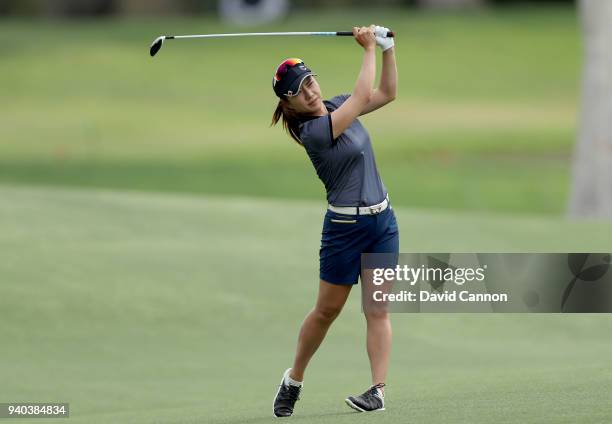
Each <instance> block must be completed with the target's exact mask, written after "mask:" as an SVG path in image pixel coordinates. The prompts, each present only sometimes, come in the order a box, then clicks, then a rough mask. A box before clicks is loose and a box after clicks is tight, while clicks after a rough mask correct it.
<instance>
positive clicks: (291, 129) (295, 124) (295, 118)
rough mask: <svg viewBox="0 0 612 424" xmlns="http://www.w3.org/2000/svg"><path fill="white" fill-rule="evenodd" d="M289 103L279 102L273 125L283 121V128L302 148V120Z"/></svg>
mask: <svg viewBox="0 0 612 424" xmlns="http://www.w3.org/2000/svg"><path fill="white" fill-rule="evenodd" d="M288 105H289V102H288V101H287V100H285V99H280V100H279V101H278V105H277V106H276V110H275V111H274V114H273V115H272V123H271V124H270V126H272V125H276V124H277V123H278V121H280V120H281V118H282V120H283V128H284V129H285V131H287V133H288V134H289V135H290V136H291V138H292V139H294V140H295V141H296V142H297V143H298V144H299V145H300V146H301V145H302V140H300V119H299V115H298V114H297V113H296V112H295V111H294V110H293V109H291V108H290V107H288Z"/></svg>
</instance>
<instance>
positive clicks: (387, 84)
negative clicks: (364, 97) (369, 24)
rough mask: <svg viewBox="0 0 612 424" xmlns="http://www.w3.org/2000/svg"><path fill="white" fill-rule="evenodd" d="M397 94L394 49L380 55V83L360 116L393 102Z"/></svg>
mask: <svg viewBox="0 0 612 424" xmlns="http://www.w3.org/2000/svg"><path fill="white" fill-rule="evenodd" d="M396 94H397V66H396V64H395V47H391V48H389V49H387V50H385V51H384V52H383V53H382V71H381V74H380V83H379V84H378V88H375V89H374V91H373V93H372V99H371V100H370V102H369V103H368V104H367V105H366V107H365V108H364V109H363V111H362V112H361V115H365V114H366V113H370V112H372V111H375V110H376V109H379V108H381V107H383V106H384V105H386V104H387V103H391V102H392V101H393V100H395V96H396Z"/></svg>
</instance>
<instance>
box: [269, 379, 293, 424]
mask: <svg viewBox="0 0 612 424" xmlns="http://www.w3.org/2000/svg"><path fill="white" fill-rule="evenodd" d="M290 369H291V368H287V369H286V370H285V372H284V373H283V377H282V378H281V381H280V384H279V385H278V390H277V391H276V394H275V395H274V399H272V416H273V417H274V418H289V417H290V416H291V415H293V414H291V415H287V416H285V415H276V412H274V402H275V401H276V397H277V396H278V393H279V392H280V389H281V386H282V385H283V383H284V382H285V374H287V371H289V370H290Z"/></svg>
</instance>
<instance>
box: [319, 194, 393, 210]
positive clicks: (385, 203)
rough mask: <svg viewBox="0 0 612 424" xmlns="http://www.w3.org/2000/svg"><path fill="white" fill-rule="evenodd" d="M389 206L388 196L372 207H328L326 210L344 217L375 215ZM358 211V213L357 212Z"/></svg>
mask: <svg viewBox="0 0 612 424" xmlns="http://www.w3.org/2000/svg"><path fill="white" fill-rule="evenodd" d="M388 206H389V196H388V195H387V198H386V199H385V200H383V201H382V202H380V203H378V204H376V205H372V206H360V207H357V206H333V205H328V206H327V209H329V210H330V211H332V212H336V213H341V214H344V215H376V214H379V213H381V212H382V211H384V210H385V209H387V207H388ZM358 210H359V211H358Z"/></svg>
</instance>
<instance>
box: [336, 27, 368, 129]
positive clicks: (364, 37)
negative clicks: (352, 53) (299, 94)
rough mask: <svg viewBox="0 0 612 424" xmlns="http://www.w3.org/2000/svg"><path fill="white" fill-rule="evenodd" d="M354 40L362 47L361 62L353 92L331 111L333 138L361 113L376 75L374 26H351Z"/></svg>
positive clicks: (366, 103)
mask: <svg viewBox="0 0 612 424" xmlns="http://www.w3.org/2000/svg"><path fill="white" fill-rule="evenodd" d="M353 35H354V36H355V40H356V41H357V42H358V43H359V44H360V45H361V46H362V47H363V50H364V53H363V63H362V64H361V71H360V72H359V77H358V78H357V82H356V83H355V88H354V89H353V94H352V95H351V97H349V98H348V99H347V100H346V101H345V102H344V103H343V104H342V106H340V107H339V108H338V109H336V110H335V111H333V112H332V113H331V121H332V133H333V137H334V139H336V138H338V137H339V136H340V134H342V133H343V132H344V130H346V129H347V128H348V127H349V126H350V125H351V123H352V122H353V121H354V120H355V119H356V118H357V117H358V116H359V115H360V114H361V112H362V111H363V110H364V108H365V107H366V105H368V103H370V100H371V99H372V91H373V90H372V88H373V86H374V79H375V77H376V51H375V50H376V37H375V35H374V27H373V26H370V27H361V28H357V27H353Z"/></svg>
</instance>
